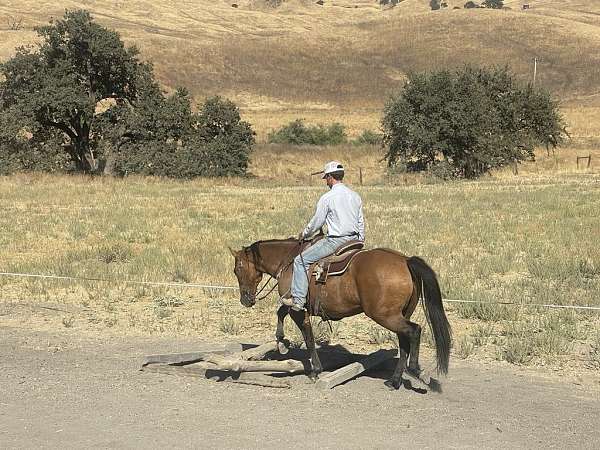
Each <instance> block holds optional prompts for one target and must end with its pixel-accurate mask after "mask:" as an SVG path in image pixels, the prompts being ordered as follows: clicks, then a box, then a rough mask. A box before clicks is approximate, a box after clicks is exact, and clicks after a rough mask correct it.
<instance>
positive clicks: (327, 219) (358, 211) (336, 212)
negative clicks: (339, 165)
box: [303, 183, 365, 241]
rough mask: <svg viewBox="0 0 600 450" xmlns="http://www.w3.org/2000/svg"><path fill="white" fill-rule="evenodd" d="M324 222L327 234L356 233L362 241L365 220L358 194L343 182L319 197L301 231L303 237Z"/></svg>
mask: <svg viewBox="0 0 600 450" xmlns="http://www.w3.org/2000/svg"><path fill="white" fill-rule="evenodd" d="M324 224H325V225H327V235H328V236H350V235H352V234H356V235H357V236H356V238H357V239H358V240H360V241H364V240H365V220H364V218H363V210H362V200H361V198H360V196H359V195H358V194H357V193H356V192H354V191H353V190H352V189H350V188H349V187H347V186H346V185H345V184H343V183H336V184H334V185H333V186H332V187H331V189H330V190H329V192H326V193H325V194H323V196H322V197H321V198H320V199H319V201H318V203H317V210H316V211H315V215H314V216H313V218H312V219H311V220H310V222H309V223H308V225H307V226H306V228H305V229H304V231H303V235H304V237H308V236H311V235H312V234H314V233H315V232H316V231H317V230H318V229H319V228H321V227H322V226H323V225H324Z"/></svg>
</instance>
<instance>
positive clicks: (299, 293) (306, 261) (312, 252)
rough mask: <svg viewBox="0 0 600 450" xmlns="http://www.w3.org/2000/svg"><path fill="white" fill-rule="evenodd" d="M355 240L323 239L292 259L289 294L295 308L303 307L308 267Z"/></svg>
mask: <svg viewBox="0 0 600 450" xmlns="http://www.w3.org/2000/svg"><path fill="white" fill-rule="evenodd" d="M353 239H356V237H355V236H344V237H336V238H330V237H324V238H323V239H321V240H320V241H318V242H316V243H315V244H314V245H311V246H310V247H308V248H307V249H306V250H304V251H303V252H302V255H298V256H296V257H295V258H294V272H293V275H292V288H291V294H292V298H293V299H294V304H295V305H296V306H301V307H304V304H305V303H306V295H307V294H308V280H309V278H310V274H309V273H308V270H309V268H310V265H311V264H313V263H315V262H317V261H318V260H320V259H323V258H325V257H326V256H329V255H332V254H333V253H334V252H335V251H336V250H337V249H338V247H339V246H340V245H342V244H344V243H346V242H348V241H351V240H353Z"/></svg>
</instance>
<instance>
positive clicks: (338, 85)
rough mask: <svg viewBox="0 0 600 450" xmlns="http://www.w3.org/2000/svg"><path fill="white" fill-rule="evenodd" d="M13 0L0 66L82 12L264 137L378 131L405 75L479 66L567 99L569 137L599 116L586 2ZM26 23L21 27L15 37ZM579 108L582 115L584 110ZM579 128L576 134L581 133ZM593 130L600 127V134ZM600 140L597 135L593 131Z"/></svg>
mask: <svg viewBox="0 0 600 450" xmlns="http://www.w3.org/2000/svg"><path fill="white" fill-rule="evenodd" d="M232 3H233V0H229V1H224V0H223V1H216V2H215V1H208V0H181V1H177V2H169V1H166V0H156V1H154V2H150V1H142V0H132V1H130V0H113V1H96V0H83V1H72V0H61V1H59V2H50V1H45V0H41V1H37V0H20V1H8V2H3V3H2V5H0V27H1V29H0V59H5V58H7V57H9V56H10V55H11V54H12V53H13V52H14V48H15V47H16V46H17V45H21V44H24V43H31V42H33V41H34V39H35V33H34V32H33V31H32V28H33V27H34V26H35V25H39V24H42V23H46V22H47V21H48V20H49V19H50V18H51V17H60V16H61V15H62V14H63V12H64V9H65V8H86V9H88V10H90V11H92V13H93V14H94V17H95V18H96V19H97V20H98V21H99V22H101V23H102V24H104V25H106V26H108V27H111V28H114V29H117V30H118V31H119V32H120V33H121V34H122V36H123V37H124V39H125V40H126V41H127V42H128V43H133V44H135V45H137V46H138V47H140V49H141V50H142V54H143V56H144V57H145V58H147V59H150V60H152V61H153V62H154V63H155V68H156V72H157V74H158V76H159V78H160V80H161V81H162V82H163V84H164V85H165V86H166V87H167V88H172V87H174V86H176V85H185V86H187V87H188V88H189V89H190V90H191V91H192V93H193V94H194V95H195V96H196V97H197V98H198V100H200V99H201V98H203V97H205V96H207V95H211V94H216V93H219V94H223V95H227V96H228V97H231V98H233V99H234V100H235V101H237V102H238V104H240V105H241V106H242V109H243V111H244V112H245V113H246V116H247V117H248V118H249V119H250V120H251V121H252V122H253V123H254V124H255V126H256V127H257V129H258V130H259V132H260V133H261V136H263V135H264V133H265V132H266V131H267V130H268V129H270V128H273V127H275V126H278V125H280V124H281V123H283V122H286V121H287V120H290V119H291V118H295V117H298V116H301V117H305V118H307V119H308V120H312V121H323V122H331V121H335V120H337V121H343V122H345V123H347V124H348V125H349V126H350V127H351V131H352V132H356V131H358V130H361V129H363V128H375V127H377V126H378V120H379V112H380V110H381V107H382V105H383V103H384V102H385V100H386V99H387V97H388V96H389V94H390V93H391V92H393V91H395V90H397V89H399V88H400V87H401V86H402V82H403V80H404V79H405V76H406V73H407V72H409V71H411V70H425V69H433V68H441V67H449V66H456V65H461V64H464V63H475V64H509V65H510V66H511V67H512V68H513V70H515V71H516V72H517V73H518V74H519V76H520V77H521V78H522V79H524V80H528V79H530V78H531V73H532V66H533V58H534V57H537V58H538V59H539V61H540V63H539V66H538V69H539V72H538V82H539V83H540V84H542V85H543V86H546V87H548V88H549V89H551V90H552V91H553V92H554V93H555V94H556V95H557V96H559V98H560V99H561V100H562V101H563V104H564V106H565V108H567V110H566V112H567V115H568V116H569V118H571V117H575V118H576V119H577V120H575V121H573V120H572V122H574V123H573V125H574V127H575V128H576V130H575V133H574V134H575V135H589V134H590V133H591V134H592V135H595V134H600V132H599V133H596V131H597V130H596V128H595V127H594V128H593V129H592V130H584V129H583V128H586V127H588V125H587V122H588V118H589V116H590V114H598V115H600V113H599V112H598V111H600V110H598V109H596V108H597V107H600V94H599V93H600V72H599V71H598V70H596V68H597V67H598V63H599V62H600V61H599V60H600V5H598V2H595V1H593V0H579V1H576V0H562V1H558V0H556V1H555V0H546V1H541V0H538V1H535V0H532V1H529V2H527V3H529V4H530V5H531V8H530V9H529V10H527V11H523V10H522V9H521V5H522V4H523V3H525V2H523V1H507V2H506V5H507V6H508V7H510V8H511V9H507V10H501V11H496V10H485V9H478V10H464V9H456V10H455V9H453V7H454V6H456V5H462V3H464V2H463V1H462V0H461V1H452V0H451V1H450V2H449V8H448V9H446V10H440V11H430V10H429V6H428V4H429V2H428V0H404V1H403V2H402V3H400V4H399V5H398V7H396V8H392V9H381V8H380V7H379V6H378V3H377V2H375V1H372V2H371V1H351V0H336V1H327V0H326V1H325V5H323V6H319V5H316V4H315V3H313V2H312V1H303V0H289V1H286V2H284V3H283V4H282V6H280V7H279V8H270V7H268V6H266V3H265V0H236V3H237V4H238V5H239V7H238V8H233V7H232V6H231V4H232ZM15 19H18V20H20V19H22V20H23V22H22V23H23V26H22V28H21V29H20V30H10V29H9V28H10V27H9V24H10V23H11V21H12V20H15ZM581 108H584V110H583V111H582V110H581ZM579 128H582V130H580V129H579ZM599 128H600V127H599ZM598 131H600V130H598Z"/></svg>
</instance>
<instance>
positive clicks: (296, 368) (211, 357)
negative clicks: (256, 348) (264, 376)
mask: <svg viewBox="0 0 600 450" xmlns="http://www.w3.org/2000/svg"><path fill="white" fill-rule="evenodd" d="M203 360H204V361H207V362H210V363H213V364H214V365H215V367H214V368H215V370H230V371H233V372H283V373H302V372H304V364H303V363H302V362H301V361H295V360H293V359H286V360H284V361H244V360H242V359H239V358H232V357H231V356H222V355H216V354H214V353H212V354H208V355H205V356H204V358H203Z"/></svg>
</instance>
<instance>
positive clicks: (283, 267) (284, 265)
mask: <svg viewBox="0 0 600 450" xmlns="http://www.w3.org/2000/svg"><path fill="white" fill-rule="evenodd" d="M302 242H303V241H301V240H299V241H298V244H297V246H302ZM294 251H296V246H294V247H292V249H291V250H290V251H289V253H288V254H287V255H286V257H285V258H284V259H283V260H282V262H281V263H280V264H279V267H278V268H277V270H276V271H275V276H273V275H271V274H270V273H267V272H262V273H267V275H269V278H268V279H267V281H266V282H265V283H264V284H263V285H262V287H261V288H260V289H258V290H257V292H256V294H254V301H255V302H257V301H260V300H264V299H265V298H267V297H268V296H269V295H270V294H271V292H273V291H274V290H275V288H276V287H277V286H279V277H280V276H281V274H282V273H283V272H285V271H286V270H287V269H288V267H290V266H291V265H292V263H293V262H294V260H293V258H292V259H290V256H292V254H293V253H294ZM254 253H255V255H256V256H258V257H260V255H259V254H258V246H257V249H256V251H255V252H254ZM255 266H256V263H255ZM271 280H275V281H276V282H275V284H274V285H273V286H272V287H271V288H270V289H269V290H268V291H267V292H266V293H265V294H263V295H262V296H261V297H259V295H260V293H261V292H262V291H264V290H265V288H266V287H267V286H268V284H269V283H270V282H271Z"/></svg>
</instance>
